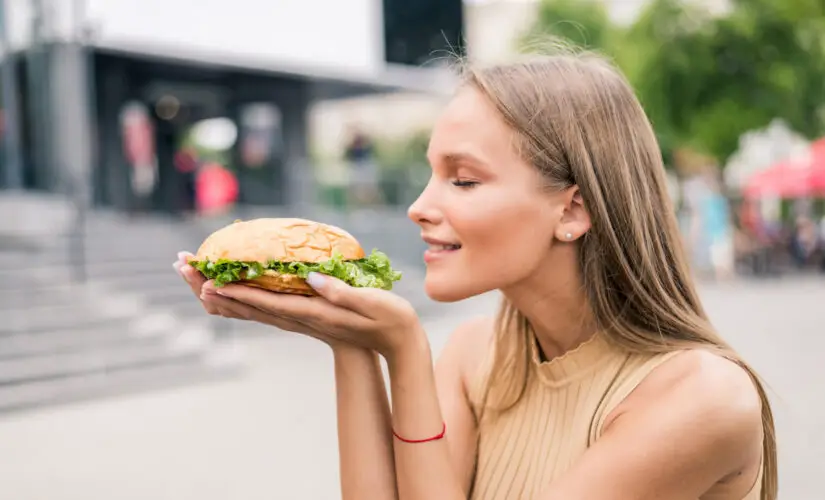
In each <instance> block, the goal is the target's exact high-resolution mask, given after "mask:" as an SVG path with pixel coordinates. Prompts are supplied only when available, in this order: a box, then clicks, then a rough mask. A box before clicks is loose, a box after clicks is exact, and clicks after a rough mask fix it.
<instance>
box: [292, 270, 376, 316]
mask: <svg viewBox="0 0 825 500" xmlns="http://www.w3.org/2000/svg"><path fill="white" fill-rule="evenodd" d="M306 281H307V284H308V285H309V286H311V287H312V289H313V290H315V292H316V293H317V294H318V295H320V296H321V297H323V298H325V299H326V300H328V301H329V302H332V303H333V304H335V305H336V306H341V307H345V308H347V309H351V310H353V311H356V312H361V311H360V309H361V307H362V306H363V304H362V302H363V301H362V300H360V298H359V294H358V290H357V289H355V288H353V287H351V286H349V285H348V284H346V283H344V282H343V281H341V280H339V279H338V278H335V277H332V276H328V275H326V274H323V273H316V272H312V273H309V276H307V280H306Z"/></svg>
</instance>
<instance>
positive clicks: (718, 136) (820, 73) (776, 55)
mask: <svg viewBox="0 0 825 500" xmlns="http://www.w3.org/2000/svg"><path fill="white" fill-rule="evenodd" d="M576 3H578V4H579V5H578V7H576V5H575V4H576ZM603 14H604V11H603V9H599V8H596V6H595V5H592V4H588V3H583V2H572V1H571V0H542V5H541V7H540V15H539V16H538V17H537V20H536V24H535V25H534V26H533V27H531V29H530V30H529V34H530V36H535V34H537V33H545V34H552V35H554V36H561V37H564V38H566V39H567V40H569V41H571V42H573V43H576V44H579V45H585V46H586V47H587V48H594V49H597V50H599V51H600V52H602V53H605V54H606V55H608V56H610V57H613V58H614V59H615V61H616V63H617V64H618V65H619V66H620V67H621V68H622V69H623V70H624V71H625V73H626V74H627V76H628V78H629V79H630V81H631V82H632V84H633V86H634V87H635V89H636V92H637V94H638V95H639V98H640V100H641V101H642V103H643V105H644V106H645V109H646V110H647V112H648V115H649V116H650V118H651V121H652V122H653V124H654V126H655V128H656V131H657V134H658V135H659V140H660V142H661V145H662V149H663V154H664V156H665V158H666V159H668V158H669V156H670V155H671V152H672V151H673V149H674V148H685V147H688V148H691V149H694V150H696V151H697V152H700V153H704V154H709V155H711V156H713V157H715V158H716V159H717V160H719V161H720V162H724V161H725V160H726V159H727V158H728V157H729V156H730V155H731V154H732V153H733V152H734V151H735V150H736V149H737V147H738V141H739V136H740V135H741V134H742V133H744V132H746V131H749V130H753V129H756V128H761V127H763V126H765V125H767V124H768V123H769V122H770V121H771V119H773V118H775V117H779V118H783V119H785V120H786V121H787V122H788V123H789V124H791V126H792V127H793V128H794V129H796V130H797V131H799V132H800V133H802V134H804V135H805V136H807V137H809V138H815V137H818V136H820V135H822V134H825V107H824V106H823V105H824V104H825V2H823V1H822V0H731V3H730V9H729V10H728V11H727V12H725V13H722V14H718V15H711V14H710V13H709V12H707V11H705V10H703V9H701V8H700V7H698V6H695V5H691V4H690V2H685V1H680V0H651V2H650V3H649V4H648V5H647V6H646V8H645V9H644V10H643V12H642V13H641V15H640V16H639V17H638V19H636V21H635V22H634V23H633V24H631V25H630V26H627V27H619V26H615V25H612V24H611V23H610V21H609V20H608V19H607V17H606V16H605V15H603ZM563 19H568V20H570V23H563V22H560V21H561V20H563ZM568 24H570V25H578V26H581V27H583V28H584V29H585V30H586V33H588V34H591V35H590V36H587V37H586V38H584V40H585V41H586V42H587V43H586V44H583V43H582V40H583V37H582V35H580V34H578V35H577V34H575V33H570V32H569V31H564V30H561V29H560V27H563V26H565V25H568Z"/></svg>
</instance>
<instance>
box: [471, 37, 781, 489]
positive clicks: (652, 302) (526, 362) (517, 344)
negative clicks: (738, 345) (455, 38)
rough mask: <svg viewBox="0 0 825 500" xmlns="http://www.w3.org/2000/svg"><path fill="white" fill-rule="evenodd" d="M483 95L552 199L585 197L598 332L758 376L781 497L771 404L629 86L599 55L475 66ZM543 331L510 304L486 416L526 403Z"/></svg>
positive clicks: (768, 483) (772, 477)
mask: <svg viewBox="0 0 825 500" xmlns="http://www.w3.org/2000/svg"><path fill="white" fill-rule="evenodd" d="M464 74H465V84H466V85H469V86H471V87H473V88H475V89H477V90H479V91H480V92H481V93H482V94H483V95H484V96H485V97H486V98H488V99H489V100H490V102H492V103H493V104H494V105H495V107H496V108H497V109H498V111H499V113H500V114H501V116H502V117H503V118H504V120H505V122H506V123H507V124H508V125H509V126H510V127H511V128H512V129H513V130H514V131H515V132H516V136H517V147H518V149H519V152H520V154H521V155H522V157H523V158H524V159H525V160H527V161H529V162H530V163H531V164H532V165H534V166H535V167H536V168H537V169H538V170H539V171H540V172H541V173H542V175H543V177H544V178H545V179H546V181H547V183H548V187H549V188H551V189H565V188H568V187H571V186H573V185H576V186H578V188H579V190H580V192H581V195H582V198H583V200H584V204H585V207H586V208H587V210H588V213H589V214H590V217H591V221H592V227H591V229H590V231H589V232H588V233H587V234H586V235H585V236H584V237H583V239H582V240H581V242H580V244H579V245H580V246H579V266H580V271H581V275H582V277H583V282H584V287H585V290H586V294H587V298H588V300H589V305H590V307H591V309H592V311H593V314H594V316H595V319H596V321H597V324H598V325H599V327H600V328H601V329H603V330H604V331H605V332H607V334H608V337H609V339H610V341H611V342H613V343H614V344H616V345H618V346H619V347H621V348H624V349H626V350H627V351H628V352H631V353H666V352H672V351H676V350H683V349H690V348H704V349H711V350H713V351H715V352H717V353H719V354H720V355H722V356H725V357H727V358H729V359H731V360H733V361H735V362H736V363H738V364H739V365H741V366H742V367H743V368H744V369H745V370H747V371H748V373H749V374H750V376H751V378H752V379H753V381H754V384H755V385H756V388H757V390H758V392H759V397H760V398H761V400H762V425H763V429H764V439H763V468H764V470H763V479H762V499H763V500H774V499H775V498H776V496H777V489H778V487H777V463H776V438H775V435H774V421H773V415H772V412H771V407H770V402H769V400H768V397H767V394H766V392H765V389H764V387H763V385H762V383H761V382H760V380H759V378H758V376H757V375H756V373H755V372H754V370H753V369H752V368H751V367H750V366H748V364H747V363H746V362H745V361H744V360H742V359H741V357H740V356H739V355H738V354H737V353H736V352H735V351H734V350H733V349H732V348H731V347H730V346H729V345H728V344H727V343H726V342H725V341H724V340H722V338H721V337H720V336H719V335H718V334H717V333H716V331H715V330H714V328H713V327H712V325H711V324H710V322H709V321H708V318H707V315H706V314H705V311H704V310H703V308H702V304H701V302H700V300H699V296H698V293H697V291H696V288H695V286H694V283H693V281H692V279H691V273H690V270H689V267H688V264H687V258H686V256H685V252H684V249H683V246H682V243H681V237H680V232H679V228H678V225H677V221H676V216H675V211H674V207H673V206H672V202H671V200H670V196H669V194H668V190H667V185H666V178H665V171H664V165H663V163H662V157H661V153H660V149H659V146H658V144H657V141H656V137H655V135H654V132H653V129H652V127H651V125H650V122H649V120H648V118H647V116H646V115H645V112H644V110H643V109H642V106H641V104H640V103H639V101H638V100H637V99H636V96H635V95H634V92H633V90H632V89H631V87H630V85H629V84H628V82H627V81H626V80H625V79H624V77H623V76H622V75H621V74H620V72H619V71H617V70H616V69H615V68H614V67H613V66H612V65H611V64H610V63H609V62H607V61H605V60H604V59H602V58H600V57H598V56H596V55H593V54H572V53H565V54H558V55H551V56H543V57H538V58H531V59H530V60H527V61H523V62H516V63H511V64H503V65H497V66H492V67H486V68H473V67H468V68H466V69H465V71H464ZM530 342H533V332H532V330H531V328H530V324H529V322H528V320H527V318H525V317H524V315H523V314H522V313H521V312H519V311H518V310H517V309H515V307H513V305H512V304H510V303H508V302H507V301H506V299H505V300H504V301H503V303H502V307H501V310H500V311H499V314H498V317H497V321H496V333H495V349H494V353H495V354H494V357H493V361H492V369H491V371H490V373H489V379H488V381H487V384H486V389H485V396H484V403H483V407H489V408H495V409H496V411H506V410H507V409H509V408H512V407H513V406H514V405H515V404H516V403H517V402H518V401H519V400H520V399H521V398H522V396H523V395H524V392H525V389H526V385H527V382H528V378H529V376H530Z"/></svg>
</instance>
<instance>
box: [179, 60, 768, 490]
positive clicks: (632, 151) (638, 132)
mask: <svg viewBox="0 0 825 500" xmlns="http://www.w3.org/2000/svg"><path fill="white" fill-rule="evenodd" d="M427 156H428V159H429V162H430V165H431V168H432V175H431V177H430V180H429V183H428V184H427V186H426V187H425V188H424V190H423V192H422V193H421V195H420V196H419V198H418V199H417V200H416V201H415V202H414V203H413V204H412V206H411V207H410V208H409V211H408V214H409V217H410V219H411V220H412V221H413V222H414V223H416V224H417V225H418V226H419V227H420V229H421V233H422V239H423V240H424V241H425V242H426V243H427V245H428V249H427V250H426V252H425V254H424V260H425V263H426V269H427V272H426V278H425V281H424V288H425V290H426V292H427V294H428V295H429V296H430V297H431V298H433V299H434V300H437V301H441V302H456V301H460V300H464V299H467V298H469V297H473V296H477V295H480V294H485V293H487V292H490V291H493V290H498V292H500V296H501V306H500V310H499V312H498V314H497V315H496V316H495V317H485V318H478V319H475V320H472V321H469V322H467V323H466V324H464V325H462V326H460V327H459V328H458V329H457V330H456V331H455V333H454V334H453V335H452V336H451V338H450V339H449V341H448V343H447V345H446V347H444V349H443V351H442V352H441V354H440V357H439V359H438V361H437V362H436V363H435V365H434V364H433V359H432V355H431V353H432V349H431V345H430V341H429V337H428V336H427V334H426V332H425V331H424V329H423V326H422V324H421V322H420V320H419V318H418V316H417V314H416V311H415V309H414V308H413V306H412V305H411V304H410V303H409V302H407V301H405V300H404V299H402V298H401V297H399V296H398V295H395V294H393V293H392V292H390V291H386V290H377V289H357V288H353V287H349V286H347V285H346V284H344V283H343V282H340V281H338V280H335V279H333V278H331V277H329V276H326V275H324V274H317V273H311V274H309V275H308V279H307V283H308V284H309V285H310V286H312V287H313V289H314V290H315V291H316V292H317V293H318V295H319V296H318V297H302V296H297V295H287V294H278V293H271V292H268V291H265V290H260V289H255V288H253V287H248V286H243V285H238V284H235V285H227V286H224V287H221V288H216V287H215V286H214V284H213V283H211V282H207V281H206V280H205V279H204V277H203V276H202V275H201V274H200V273H198V272H197V270H195V269H194V268H192V266H190V265H188V264H187V260H186V259H187V258H189V257H188V256H187V254H185V253H181V254H180V255H179V256H178V260H177V262H176V263H175V268H176V269H177V270H178V271H179V272H180V273H181V275H182V276H183V277H184V278H185V280H186V281H187V282H188V284H189V286H190V287H191V289H192V291H193V292H194V293H195V294H196V295H197V297H198V298H199V299H200V300H201V302H202V304H203V306H204V308H205V309H206V311H207V312H208V313H210V314H215V315H220V316H224V317H229V318H239V319H245V320H251V321H257V322H260V323H262V324H267V325H272V326H274V327H277V328H279V329H281V330H287V331H294V332H298V333H300V334H304V335H307V336H309V337H312V338H315V339H319V340H321V341H322V342H325V343H326V344H328V345H329V346H330V347H331V350H332V354H333V360H334V363H335V377H336V386H337V387H336V389H337V402H338V430H339V431H338V439H339V454H340V470H341V489H342V497H343V498H344V499H346V500H348V499H362V498H369V499H375V500H390V499H397V498H403V499H405V500H467V499H473V500H510V499H513V500H585V499H586V500H590V499H599V500H607V499H610V500H665V499H667V500H674V499H685V500H686V499H693V500H695V499H699V498H702V499H710V498H714V499H718V500H743V499H744V500H775V499H776V497H777V480H778V479H777V477H778V475H777V452H776V439H775V434H774V423H773V415H772V412H771V406H770V401H769V399H768V397H767V395H766V392H765V390H764V388H763V386H762V383H761V382H760V380H759V378H758V377H757V375H756V373H755V372H754V371H753V369H752V368H751V367H750V366H749V365H748V363H747V362H746V361H745V360H744V359H743V358H742V356H740V355H739V354H738V353H737V352H736V351H735V350H734V349H733V348H732V347H731V346H730V345H729V344H728V343H727V342H726V341H725V340H724V339H723V337H722V336H721V335H720V334H719V333H718V332H717V330H716V329H715V328H714V326H713V325H712V323H711V321H710V319H709V318H708V316H707V315H706V313H705V311H704V307H703V304H702V302H701V300H700V297H699V293H698V291H697V288H696V286H695V283H694V280H693V276H692V274H691V272H690V266H689V263H688V260H687V257H686V255H685V251H684V249H683V246H682V241H681V233H680V231H679V225H678V222H677V220H676V215H675V210H674V207H673V203H672V200H671V197H670V195H669V193H668V187H667V180H666V176H665V169H664V165H663V163H662V156H661V150H660V148H659V145H658V144H657V141H656V136H655V134H654V132H653V128H652V126H651V124H650V122H649V120H648V118H647V116H646V115H645V112H644V110H643V108H642V106H641V104H640V103H639V101H638V100H637V98H636V97H635V96H634V94H633V90H632V88H631V87H630V85H629V84H628V83H627V81H626V80H625V78H624V77H623V76H622V75H621V74H620V73H619V72H618V70H616V69H615V68H614V67H613V66H612V65H610V64H609V63H608V62H606V61H604V60H602V59H600V58H597V57H595V56H591V55H582V56H579V55H568V54H562V55H555V56H549V57H542V58H534V59H531V60H523V61H519V62H517V63H513V64H507V65H500V66H492V67H485V68H481V69H475V68H469V69H468V70H467V71H466V73H465V74H464V82H463V85H462V86H461V87H460V88H459V90H458V91H457V92H456V94H455V95H454V97H453V98H452V100H451V101H450V102H449V103H448V104H447V106H446V108H445V110H444V111H443V113H442V115H441V117H440V118H439V119H438V121H437V122H436V124H435V127H434V129H433V132H432V136H431V138H430V143H429V149H428V154H427ZM379 356H380V357H383V358H384V359H385V360H386V362H387V368H388V370H387V371H388V375H389V382H390V385H391V388H392V391H391V398H392V405H390V404H389V401H388V395H387V392H386V391H385V390H384V385H383V384H384V378H383V376H382V369H381V365H380V363H379ZM296 376H300V374H296ZM287 409H288V408H287Z"/></svg>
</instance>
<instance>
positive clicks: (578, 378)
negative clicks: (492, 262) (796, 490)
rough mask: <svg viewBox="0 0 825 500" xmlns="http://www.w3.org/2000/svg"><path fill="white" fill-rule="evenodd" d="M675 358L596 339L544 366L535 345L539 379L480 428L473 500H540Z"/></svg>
mask: <svg viewBox="0 0 825 500" xmlns="http://www.w3.org/2000/svg"><path fill="white" fill-rule="evenodd" d="M675 354H677V353H668V354H662V355H636V354H628V353H625V352H622V351H621V350H620V349H618V348H615V347H613V346H611V345H610V344H609V343H608V342H607V341H606V339H604V337H603V336H601V335H596V336H594V337H593V338H592V339H590V340H588V341H587V342H585V343H583V344H582V345H580V346H579V347H578V348H576V349H574V350H572V351H570V352H568V353H566V354H565V355H563V356H560V357H558V358H555V359H553V360H551V361H546V362H542V361H540V356H539V350H538V348H537V346H536V344H535V342H534V343H533V357H532V358H533V363H532V374H531V377H530V379H529V381H528V385H527V390H526V391H525V393H524V396H523V398H522V400H521V401H520V402H519V403H518V404H517V405H516V406H515V407H514V408H512V409H511V410H510V411H508V412H505V413H504V414H503V415H501V416H496V418H494V419H483V420H482V423H481V424H480V429H479V430H480V432H479V435H480V438H479V445H478V446H479V448H478V462H477V467H476V474H475V480H474V483H473V489H472V494H471V496H470V498H471V500H510V499H512V500H531V499H533V498H536V496H537V495H538V494H539V493H540V492H541V491H542V490H543V489H544V487H545V486H547V485H548V484H549V483H551V482H552V481H553V480H555V479H556V478H558V477H559V476H561V475H563V474H564V473H565V472H566V471H567V470H568V469H569V468H570V467H571V466H572V464H573V463H574V462H575V461H576V460H577V459H578V458H579V457H580V456H581V455H582V454H583V453H584V451H585V450H586V449H587V448H588V447H589V446H590V445H591V444H592V443H594V442H595V441H596V440H598V439H599V437H600V436H601V434H602V427H603V425H604V421H605V418H606V417H607V416H608V415H609V414H610V413H611V411H612V410H613V409H614V408H616V406H617V405H618V404H619V403H620V402H621V401H622V400H624V399H625V398H626V397H627V396H628V395H629V394H630V392H631V391H633V389H634V388H636V386H637V385H639V383H640V382H641V381H642V380H643V379H644V378H645V377H646V376H647V375H648V374H649V373H650V372H651V371H652V370H653V369H654V368H656V367H657V366H659V365H660V364H662V363H663V362H665V361H666V360H668V359H670V358H671V357H672V356H673V355H675ZM477 389H478V388H477ZM479 394H480V390H475V391H474V394H473V397H472V399H473V405H474V406H475V409H476V411H478V404H479V399H480V398H479V397H478V396H479ZM761 482H762V481H761V475H760V477H759V478H758V479H757V481H756V483H755V484H754V487H753V489H752V490H751V491H750V492H749V493H748V494H747V495H746V496H745V497H744V498H743V500H759V496H760V489H761Z"/></svg>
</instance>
